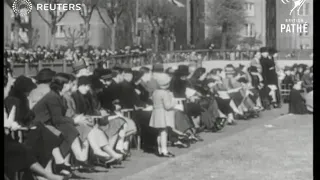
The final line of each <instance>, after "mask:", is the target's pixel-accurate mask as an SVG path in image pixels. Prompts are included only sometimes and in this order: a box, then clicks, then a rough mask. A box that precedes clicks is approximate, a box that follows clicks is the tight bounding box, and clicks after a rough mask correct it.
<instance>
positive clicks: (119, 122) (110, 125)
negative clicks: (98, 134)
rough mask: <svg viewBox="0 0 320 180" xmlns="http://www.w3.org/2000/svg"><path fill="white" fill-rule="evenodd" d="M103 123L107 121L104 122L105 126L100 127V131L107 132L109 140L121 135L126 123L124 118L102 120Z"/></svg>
mask: <svg viewBox="0 0 320 180" xmlns="http://www.w3.org/2000/svg"><path fill="white" fill-rule="evenodd" d="M101 121H106V122H105V123H104V122H102V123H103V124H106V125H103V126H100V129H101V130H102V131H103V132H105V134H106V135H107V137H108V138H111V137H113V136H115V135H117V134H118V133H119V131H120V130H121V128H122V127H123V125H124V124H125V123H126V121H125V120H123V119H122V118H116V119H113V120H110V121H108V120H107V119H102V120H101Z"/></svg>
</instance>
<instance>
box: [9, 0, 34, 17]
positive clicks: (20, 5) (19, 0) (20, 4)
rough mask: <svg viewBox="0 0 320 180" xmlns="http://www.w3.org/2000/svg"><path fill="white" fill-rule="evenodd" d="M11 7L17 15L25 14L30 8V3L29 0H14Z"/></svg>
mask: <svg viewBox="0 0 320 180" xmlns="http://www.w3.org/2000/svg"><path fill="white" fill-rule="evenodd" d="M12 9H13V12H14V13H16V14H17V15H20V16H27V15H28V14H29V13H30V12H31V10H32V4H31V2H30V1H29V0H15V1H14V2H13V4H12Z"/></svg>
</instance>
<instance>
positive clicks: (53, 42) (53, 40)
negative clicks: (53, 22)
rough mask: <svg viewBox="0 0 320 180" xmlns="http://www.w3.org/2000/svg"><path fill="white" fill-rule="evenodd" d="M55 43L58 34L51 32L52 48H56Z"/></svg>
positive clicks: (50, 44)
mask: <svg viewBox="0 0 320 180" xmlns="http://www.w3.org/2000/svg"><path fill="white" fill-rule="evenodd" d="M55 45H56V35H55V33H54V34H51V38H50V42H49V47H50V49H54V48H55Z"/></svg>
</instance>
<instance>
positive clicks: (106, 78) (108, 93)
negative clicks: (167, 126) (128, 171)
mask: <svg viewBox="0 0 320 180" xmlns="http://www.w3.org/2000/svg"><path fill="white" fill-rule="evenodd" d="M113 75H115V76H116V77H114V79H112V77H113ZM120 76H121V77H120ZM97 78H99V80H100V81H102V82H103V83H104V87H103V90H102V91H101V92H98V93H96V95H95V96H96V98H97V102H98V103H99V105H100V106H101V109H102V110H104V111H105V112H108V114H111V115H116V114H117V115H118V116H117V117H116V118H114V119H113V120H112V121H108V124H107V125H105V126H101V127H100V128H101V129H102V130H103V131H104V132H105V133H106V135H107V137H108V138H109V143H110V146H111V147H112V148H115V149H116V150H119V151H121V153H122V154H126V155H128V154H129V152H127V151H126V150H127V148H126V147H128V145H127V143H124V141H125V139H126V137H128V136H130V135H132V134H134V133H135V131H131V129H130V128H128V126H127V121H126V120H127V119H126V118H125V117H123V116H121V115H120V114H119V113H117V111H120V106H119V99H117V98H118V93H119V92H121V90H120V89H119V88H121V86H120V85H118V84H115V80H116V81H118V80H120V79H121V81H122V80H123V78H122V74H121V75H120V73H116V72H113V71H111V70H104V71H103V72H101V73H100V77H97Z"/></svg>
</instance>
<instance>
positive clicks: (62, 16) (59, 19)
mask: <svg viewBox="0 0 320 180" xmlns="http://www.w3.org/2000/svg"><path fill="white" fill-rule="evenodd" d="M68 12H69V10H67V11H64V12H63V14H62V15H61V16H60V17H59V18H58V19H57V21H56V23H59V22H60V21H61V19H63V18H64V16H66V14H67V13H68ZM56 18H57V15H56Z"/></svg>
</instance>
